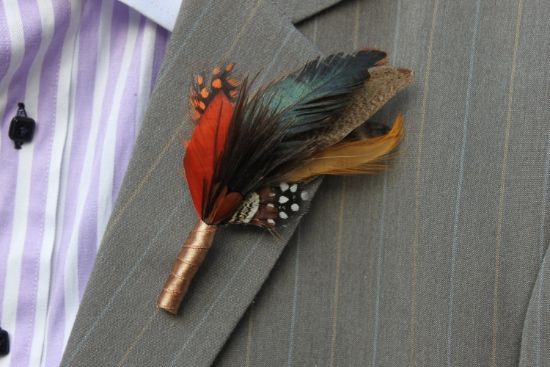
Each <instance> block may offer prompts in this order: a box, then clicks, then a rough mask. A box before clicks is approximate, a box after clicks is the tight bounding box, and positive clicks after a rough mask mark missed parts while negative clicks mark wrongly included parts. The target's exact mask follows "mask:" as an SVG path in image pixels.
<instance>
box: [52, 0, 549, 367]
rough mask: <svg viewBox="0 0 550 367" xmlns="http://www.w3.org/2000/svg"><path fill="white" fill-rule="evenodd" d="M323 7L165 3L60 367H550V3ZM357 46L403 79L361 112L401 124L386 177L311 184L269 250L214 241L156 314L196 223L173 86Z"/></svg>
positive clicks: (442, 1)
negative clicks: (181, 289) (307, 197)
mask: <svg viewBox="0 0 550 367" xmlns="http://www.w3.org/2000/svg"><path fill="white" fill-rule="evenodd" d="M335 2H337V0H324V1H316V0H279V1H277V2H276V3H275V4H274V3H272V2H271V1H269V0H233V1H214V0H185V1H184V2H183V6H182V9H181V11H180V14H179V17H178V21H177V25H176V28H175V30H174V33H173V35H172V38H171V41H170V45H169V47H168V50H167V54H166V58H165V61H164V65H163V68H162V70H161V72H160V76H159V79H158V82H157V85H156V87H155V91H154V93H153V97H152V100H151V102H150V106H149V108H148V112H147V114H146V117H145V120H144V123H143V127H142V130H141V132H140V136H139V138H138V142H137V144H136V147H135V151H134V153H133V158H132V161H131V164H130V167H129V169H128V173H127V175H126V178H125V181H124V184H123V188H122V190H121V193H120V196H119V199H118V203H117V205H116V209H115V210H114V213H113V215H112V217H111V220H110V224H109V226H108V229H107V231H106V234H105V236H104V239H103V242H102V245H101V248H100V250H99V254H98V257H97V261H96V264H95V268H94V270H93V274H92V276H91V278H90V281H89V284H88V287H87V289H86V292H85V294H84V297H83V299H82V305H81V307H80V310H79V313H78V316H77V319H76V323H75V326H74V329H73V331H72V334H71V336H70V339H69V342H68V347H67V349H66V352H65V355H64V358H63V362H62V365H63V366H208V365H212V364H214V365H217V366H287V365H288V366H291V365H293V366H365V365H373V366H377V365H380V366H415V365H416V366H443V365H449V366H450V365H452V366H516V365H518V364H519V365H521V366H548V365H550V319H549V317H548V316H549V310H550V260H549V257H550V255H548V254H547V253H546V252H547V245H548V237H549V226H548V225H549V220H548V215H547V211H548V190H549V187H548V186H549V175H550V172H549V171H550V143H549V141H550V129H549V126H550V125H549V122H550V110H549V108H548V102H549V100H550V69H549V67H548V60H549V56H550V23H548V16H549V15H550V3H548V2H542V1H527V0H501V1H481V0H472V1H453V0H428V1H423V0H412V1H401V0H396V1H383V0H369V1H366V0H365V1H344V2H342V3H340V4H337V5H335V6H332V7H330V8H328V7H329V6H331V5H333V3H335ZM325 8H328V9H325ZM323 9H325V10H323ZM305 18H307V19H305ZM304 19H305V20H304ZM293 23H294V24H293ZM295 24H297V25H295ZM366 46H368V47H376V48H380V49H384V50H387V51H389V53H390V56H391V62H392V63H393V64H394V65H398V66H403V67H408V68H411V69H413V70H415V72H416V81H415V83H414V84H413V85H412V87H410V88H409V89H408V91H407V92H405V93H402V94H401V95H399V96H398V97H397V98H396V99H394V100H393V101H392V103H390V104H389V106H388V108H386V109H385V110H383V111H382V112H380V113H379V114H378V116H377V120H378V121H381V122H386V121H389V119H390V118H393V116H394V115H395V113H396V112H397V111H403V112H404V113H405V119H406V127H407V136H406V138H405V141H404V143H403V145H402V147H401V149H400V151H399V154H398V156H397V158H396V159H395V160H394V162H393V166H392V168H391V169H390V170H389V171H387V172H386V173H384V174H381V175H378V176H376V177H348V178H328V179H325V180H324V182H323V183H322V185H321V187H320V188H319V190H318V191H317V193H316V195H315V198H314V199H313V203H312V206H311V209H310V212H309V213H307V214H306V215H305V216H304V217H303V219H302V220H301V221H300V223H299V224H298V223H295V224H293V225H291V226H289V227H287V228H285V229H284V230H283V233H282V237H283V240H282V241H281V240H277V239H275V238H272V237H271V236H270V235H268V234H265V233H263V232H262V231H257V230H250V229H247V228H224V229H223V230H222V231H221V232H220V233H218V236H217V239H216V241H215V243H214V246H213V249H212V250H211V251H210V253H209V255H208V257H207V260H206V262H205V263H204V264H203V266H202V268H201V270H200V271H199V273H198V275H197V277H196V278H195V281H194V283H193V285H192V288H191V290H190V293H189V294H188V296H187V297H186V299H185V300H184V302H183V304H182V307H181V311H180V314H179V316H177V317H174V316H171V315H168V314H166V313H164V312H162V311H159V310H157V309H156V307H155V300H156V297H157V295H158V293H159V291H160V289H161V287H162V285H163V282H164V280H165V277H166V275H167V271H168V269H169V268H170V266H171V263H172V261H173V259H174V257H175V255H176V253H177V251H178V249H179V247H180V246H181V243H182V241H183V239H184V238H185V236H186V235H187V232H188V231H189V229H190V228H191V227H192V226H193V225H194V224H195V222H196V215H195V213H194V210H193V209H192V204H191V202H190V198H189V194H188V192H187V189H186V187H185V184H184V181H183V179H182V177H181V158H182V153H183V149H182V147H181V145H180V138H182V137H188V136H189V134H190V130H191V129H192V124H190V121H189V118H188V117H187V116H188V112H187V108H188V104H187V94H188V91H189V86H190V82H191V80H192V76H193V75H195V74H197V73H198V72H200V71H202V70H209V69H210V68H212V67H213V66H215V65H218V64H219V63H221V62H227V61H230V62H236V63H237V68H238V69H239V70H240V71H243V72H247V73H256V72H258V71H261V74H260V76H259V82H261V83H263V82H267V81H269V80H271V79H272V78H274V77H276V76H278V75H280V74H281V73H284V72H288V71H291V70H293V69H294V68H296V67H298V66H300V65H301V64H303V63H304V62H305V61H306V60H309V59H312V58H314V57H316V56H317V55H320V54H329V53H332V52H335V51H353V50H356V49H359V48H363V47H366ZM296 225H297V227H296Z"/></svg>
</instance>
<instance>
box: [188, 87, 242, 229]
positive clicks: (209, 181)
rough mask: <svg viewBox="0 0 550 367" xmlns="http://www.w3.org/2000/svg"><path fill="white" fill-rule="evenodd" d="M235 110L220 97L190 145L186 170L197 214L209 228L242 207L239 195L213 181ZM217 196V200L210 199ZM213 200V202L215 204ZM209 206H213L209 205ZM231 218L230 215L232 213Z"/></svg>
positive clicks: (215, 101)
mask: <svg viewBox="0 0 550 367" xmlns="http://www.w3.org/2000/svg"><path fill="white" fill-rule="evenodd" d="M234 109H235V107H234V105H233V103H231V101H230V100H229V98H228V97H227V96H226V95H225V93H223V92H221V93H218V94H217V95H216V96H215V97H214V98H213V99H212V101H211V102H210V103H209V104H208V106H207V107H206V110H205V111H204V114H203V115H202V116H201V118H200V119H199V121H198V124H197V126H196V127H195V129H194V130H193V134H192V135H191V140H190V141H189V142H188V144H187V149H186V152H185V158H184V160H183V168H184V170H185V177H186V179H187V183H188V185H189V191H190V192H191V197H192V199H193V204H194V206H195V209H196V210H197V213H198V214H199V216H200V217H201V219H203V220H204V221H205V222H207V223H208V224H216V223H217V222H219V221H220V220H222V219H224V218H222V217H224V216H227V215H228V214H227V212H228V211H231V210H232V209H233V207H234V206H237V207H238V205H240V201H241V200H242V197H241V195H240V194H237V193H231V192H229V190H228V188H223V187H217V183H216V182H213V177H214V175H215V173H216V170H217V169H218V165H219V162H220V158H221V156H222V153H223V149H224V146H225V143H226V140H227V135H228V132H229V128H230V125H231V119H232V116H233V111H234ZM214 193H218V195H216V196H217V197H215V198H212V197H209V196H210V195H214ZM212 199H214V200H213V201H212ZM209 203H210V205H209ZM230 214H231V213H230Z"/></svg>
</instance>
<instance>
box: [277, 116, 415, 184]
mask: <svg viewBox="0 0 550 367" xmlns="http://www.w3.org/2000/svg"><path fill="white" fill-rule="evenodd" d="M403 136H404V129H403V115H401V114H399V115H398V116H397V118H396V119H395V121H394V123H393V126H392V128H391V129H390V131H388V133H387V134H385V135H382V136H377V137H375V138H367V139H362V140H357V141H344V142H341V143H338V144H335V145H333V146H331V147H329V148H327V149H325V150H323V151H321V152H319V153H317V154H316V155H314V156H313V157H312V158H311V159H309V160H308V161H307V162H306V163H304V164H303V165H301V166H299V167H297V168H295V169H293V170H292V171H290V172H289V173H288V174H286V175H285V177H284V181H286V182H300V181H307V180H310V179H312V178H315V177H317V176H321V175H359V174H368V173H376V172H379V171H382V170H383V169H384V168H385V166H386V165H385V160H386V159H387V158H388V155H389V154H390V153H391V152H392V151H393V150H394V149H395V148H396V147H397V146H398V145H399V143H400V142H401V140H402V139H403Z"/></svg>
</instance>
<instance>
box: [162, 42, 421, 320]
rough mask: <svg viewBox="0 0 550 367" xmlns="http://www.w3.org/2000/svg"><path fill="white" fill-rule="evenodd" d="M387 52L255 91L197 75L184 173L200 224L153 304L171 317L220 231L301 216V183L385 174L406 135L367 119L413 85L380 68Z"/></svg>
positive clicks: (330, 64) (325, 65)
mask: <svg viewBox="0 0 550 367" xmlns="http://www.w3.org/2000/svg"><path fill="white" fill-rule="evenodd" d="M385 63H386V54H385V53H384V52H382V51H377V50H362V51H359V52H356V53H354V54H343V53H339V54H334V55H331V56H328V57H325V58H321V59H316V60H313V61H310V62H308V63H307V64H305V65H304V66H303V67H302V68H301V69H299V70H297V71H295V72H293V73H291V74H289V75H287V76H285V77H283V78H281V79H278V80H275V81H273V82H271V83H269V84H267V85H265V86H260V87H259V88H258V90H257V91H256V92H255V93H251V88H250V87H251V84H252V82H251V81H250V80H249V79H247V78H244V79H243V81H242V82H239V81H238V80H236V79H235V78H234V77H233V76H232V71H233V68H234V65H233V64H228V65H226V66H225V67H216V68H214V70H213V72H212V75H211V76H208V77H207V76H206V75H199V76H197V77H196V78H195V80H194V85H193V90H192V91H191V108H192V113H193V119H194V120H195V121H196V126H195V128H194V130H193V133H192V136H191V138H190V140H189V141H188V142H187V143H186V144H185V145H186V147H185V156H184V159H183V168H184V171H185V178H186V180H187V185H188V188H189V191H190V194H191V198H192V201H193V205H194V207H195V210H196V212H197V215H198V217H199V220H198V223H197V224H196V226H195V227H194V229H193V230H192V231H191V233H190V234H189V235H188V237H187V239H186V241H185V243H184V244H183V246H182V248H181V250H180V252H179V254H178V256H177V258H176V261H175V262H174V265H173V267H172V271H171V273H170V275H169V276H168V279H167V280H166V283H165V286H164V288H163V290H162V292H161V294H160V296H159V298H158V301H157V305H158V307H159V308H161V309H164V310H165V311H167V312H170V313H172V314H176V313H177V312H178V309H179V305H180V303H181V300H182V299H183V297H184V295H185V293H186V292H187V289H188V287H189V285H190V283H191V280H192V279H193V276H194V275H195V273H196V272H197V270H198V268H199V266H200V265H201V263H202V262H203V260H204V258H205V256H206V254H207V252H208V250H209V248H210V246H211V245H212V241H213V239H214V235H215V233H216V230H217V228H218V227H219V226H220V225H225V224H228V225H232V224H235V225H238V224H241V225H242V224H247V225H254V226H258V227H262V228H264V229H266V230H268V231H271V232H273V233H275V231H276V228H277V226H280V225H284V223H285V222H286V221H288V220H290V219H291V217H292V216H296V215H299V214H300V213H302V212H303V210H304V207H305V206H306V204H307V201H308V200H309V195H308V192H307V191H306V186H307V183H308V182H310V181H311V180H313V179H315V178H316V177H319V176H323V175H354V174H365V173H375V172H379V171H380V170H382V169H383V168H384V167H385V165H386V163H387V157H388V154H390V153H391V152H392V151H394V150H395V148H396V147H397V146H398V145H399V142H400V141H401V139H402V137H403V133H404V131H403V118H402V117H401V115H399V116H398V117H397V118H396V120H395V122H394V123H393V125H392V127H391V128H385V127H383V126H382V125H378V124H374V123H371V122H368V121H367V120H368V118H369V117H370V116H371V115H372V114H374V113H375V112H376V111H377V110H378V109H380V107H381V106H382V105H384V104H385V103H386V102H387V101H388V100H389V99H390V98H391V97H393V96H394V95H395V94H396V93H397V92H398V91H399V90H401V89H403V88H404V87H406V86H407V85H408V84H410V82H411V81H412V72H411V71H410V70H406V69H396V68H393V67H390V66H383V65H384V64H385Z"/></svg>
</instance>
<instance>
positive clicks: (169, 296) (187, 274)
mask: <svg viewBox="0 0 550 367" xmlns="http://www.w3.org/2000/svg"><path fill="white" fill-rule="evenodd" d="M215 233H216V226H212V225H208V224H206V223H204V222H203V221H199V222H198V223H197V224H196V225H195V227H194V228H193V230H192V231H191V232H190V233H189V236H187V239H186V240H185V243H184V244H183V246H182V248H181V250H180V252H179V254H178V256H177V258H176V260H175V261H174V264H173V265H172V271H171V272H170V275H169V276H168V278H167V279H166V282H165V283H164V287H163V289H162V291H161V293H160V295H159V297H158V300H157V307H158V308H160V309H163V310H164V311H166V312H169V313H171V314H173V315H176V314H177V313H178V309H179V307H180V304H181V301H182V300H183V297H184V296H185V293H187V290H188V289H189V285H190V284H191V281H192V280H193V277H194V276H195V273H196V272H197V270H198V269H199V267H200V266H201V264H202V262H203V261H204V258H205V257H206V254H207V253H208V250H209V249H210V247H211V246H212V241H213V239H214V234H215Z"/></svg>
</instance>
